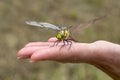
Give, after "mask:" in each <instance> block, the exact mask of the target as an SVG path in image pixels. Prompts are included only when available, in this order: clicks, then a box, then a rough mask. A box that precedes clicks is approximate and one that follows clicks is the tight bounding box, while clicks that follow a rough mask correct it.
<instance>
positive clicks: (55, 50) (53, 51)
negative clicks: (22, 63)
mask: <svg viewBox="0 0 120 80" xmlns="http://www.w3.org/2000/svg"><path fill="white" fill-rule="evenodd" d="M59 49H60V47H52V48H46V49H44V50H43V49H41V50H38V51H36V52H35V53H34V54H33V55H32V56H31V61H32V62H37V61H43V60H57V59H58V57H60V54H61V53H62V51H60V50H59Z"/></svg>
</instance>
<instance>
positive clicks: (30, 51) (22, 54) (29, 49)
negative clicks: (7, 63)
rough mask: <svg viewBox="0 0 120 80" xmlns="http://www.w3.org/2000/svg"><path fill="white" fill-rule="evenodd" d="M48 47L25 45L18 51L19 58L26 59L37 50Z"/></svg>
mask: <svg viewBox="0 0 120 80" xmlns="http://www.w3.org/2000/svg"><path fill="white" fill-rule="evenodd" d="M45 48H47V47H25V48H22V49H21V50H20V51H19V52H18V54H17V55H18V58H20V59H26V58H29V57H30V56H31V55H32V54H33V53H34V52H35V51H37V50H41V49H45Z"/></svg>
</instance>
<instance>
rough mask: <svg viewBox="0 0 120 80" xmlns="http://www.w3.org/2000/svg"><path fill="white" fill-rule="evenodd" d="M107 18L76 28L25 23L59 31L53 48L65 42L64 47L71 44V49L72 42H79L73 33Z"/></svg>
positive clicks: (88, 22) (41, 23)
mask: <svg viewBox="0 0 120 80" xmlns="http://www.w3.org/2000/svg"><path fill="white" fill-rule="evenodd" d="M104 17H106V16H100V17H97V18H94V19H92V20H89V21H87V22H84V23H81V24H79V25H78V26H74V27H65V26H56V25H53V24H51V23H47V22H37V21H26V22H25V23H26V24H28V25H31V26H37V27H40V28H44V29H52V30H55V31H58V33H57V34H56V38H57V40H56V41H55V42H54V44H53V46H55V45H56V46H57V45H58V43H59V42H63V45H62V47H63V46H65V45H66V43H67V44H70V47H71V45H72V42H73V41H74V42H77V40H75V39H74V38H73V37H72V36H71V35H72V34H71V33H74V32H76V31H78V30H82V29H84V28H87V27H89V25H91V24H93V23H95V22H96V21H98V20H100V19H103V18H104Z"/></svg>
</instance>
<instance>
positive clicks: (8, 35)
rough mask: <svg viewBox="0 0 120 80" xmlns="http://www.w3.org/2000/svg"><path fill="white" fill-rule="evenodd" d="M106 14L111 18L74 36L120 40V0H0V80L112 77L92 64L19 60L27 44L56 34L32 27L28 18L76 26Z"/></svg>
mask: <svg viewBox="0 0 120 80" xmlns="http://www.w3.org/2000/svg"><path fill="white" fill-rule="evenodd" d="M102 15H107V18H105V19H103V20H100V21H98V22H96V23H95V24H94V25H91V26H93V27H91V28H87V29H85V30H83V31H80V32H77V33H75V34H74V37H75V38H76V39H77V40H79V41H80V42H86V43H88V42H94V41H97V40H107V41H111V42H114V43H118V44H119V43H120V34H119V31H120V27H119V25H120V0H0V80H112V79H111V78H110V77H109V76H108V75H106V74H105V73H103V72H102V71H100V70H99V69H97V68H95V67H94V66H92V65H88V64H83V63H82V64H70V63H69V64H62V63H58V62H52V61H51V62H50V61H44V62H38V63H29V60H17V51H18V50H19V49H21V48H22V47H23V46H24V45H25V44H27V43H29V42H32V41H47V39H48V38H50V37H53V36H55V35H56V32H55V31H52V30H43V29H39V28H37V27H30V26H28V25H26V24H25V21H28V20H35V21H42V22H44V21H45V22H49V23H53V24H57V25H59V26H60V25H62V26H76V25H78V24H80V23H83V22H85V21H88V20H90V19H93V18H96V17H99V16H102ZM44 35H47V36H44Z"/></svg>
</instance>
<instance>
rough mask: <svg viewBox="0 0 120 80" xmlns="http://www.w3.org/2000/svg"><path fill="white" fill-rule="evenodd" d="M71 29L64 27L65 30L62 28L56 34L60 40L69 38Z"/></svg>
mask: <svg viewBox="0 0 120 80" xmlns="http://www.w3.org/2000/svg"><path fill="white" fill-rule="evenodd" d="M69 34H70V33H69V30H67V29H64V30H61V31H59V33H58V34H57V35H56V38H57V39H58V40H59V41H62V40H64V39H67V38H68V37H69Z"/></svg>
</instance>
